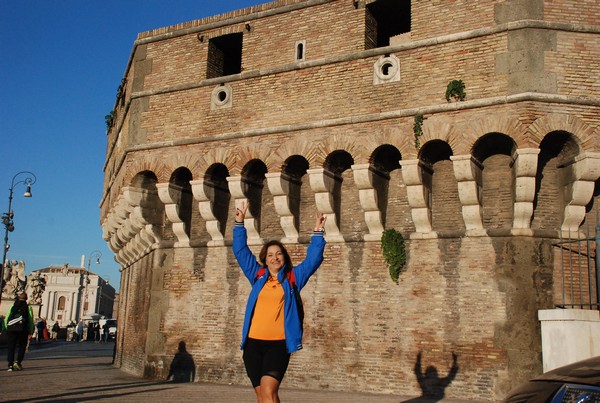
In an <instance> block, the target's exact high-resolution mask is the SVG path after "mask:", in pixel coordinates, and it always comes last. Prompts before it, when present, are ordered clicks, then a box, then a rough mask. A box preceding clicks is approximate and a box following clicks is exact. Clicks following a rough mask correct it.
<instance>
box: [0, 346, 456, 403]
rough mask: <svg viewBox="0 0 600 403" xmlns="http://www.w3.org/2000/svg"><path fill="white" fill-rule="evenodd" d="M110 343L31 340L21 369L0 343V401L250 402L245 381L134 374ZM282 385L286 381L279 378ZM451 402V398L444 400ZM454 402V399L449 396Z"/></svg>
mask: <svg viewBox="0 0 600 403" xmlns="http://www.w3.org/2000/svg"><path fill="white" fill-rule="evenodd" d="M112 347H113V345H112V343H108V344H94V343H92V342H85V343H68V342H60V341H59V342H54V343H46V344H42V345H32V346H31V347H30V350H29V352H28V353H27V355H26V356H25V360H24V361H23V367H24V370H23V371H18V372H16V371H13V372H7V371H6V369H5V368H6V348H0V360H1V366H0V369H1V370H0V401H2V402H92V401H102V402H104V401H115V402H116V401H119V402H123V401H127V402H141V401H147V402H167V401H168V402H192V401H195V402H211V403H212V402H215V403H218V402H235V403H238V402H239V403H244V402H255V401H256V399H255V397H254V392H253V391H252V388H251V387H250V386H248V387H244V386H235V385H215V384H206V383H189V384H174V383H171V382H160V381H149V380H146V379H140V378H136V377H134V376H131V375H129V374H127V373H125V372H123V371H121V370H119V369H117V368H115V367H113V366H112V365H111V364H110V362H111V359H112ZM284 386H285V382H284ZM284 386H283V387H282V389H281V390H280V397H281V400H282V401H283V402H311V403H313V402H327V403H329V402H331V403H362V402H377V403H387V402H395V403H397V402H405V401H408V400H410V401H411V402H418V401H424V400H422V399H411V398H406V397H402V396H389V395H385V396H381V395H372V394H356V393H344V392H329V391H309V390H294V389H286V388H285V387H284ZM445 401H446V402H452V401H451V400H445ZM454 402H459V401H457V400H454Z"/></svg>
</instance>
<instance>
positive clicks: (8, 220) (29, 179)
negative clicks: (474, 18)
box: [0, 171, 37, 295]
mask: <svg viewBox="0 0 600 403" xmlns="http://www.w3.org/2000/svg"><path fill="white" fill-rule="evenodd" d="M21 175H23V176H25V179H22V180H18V181H16V182H15V180H16V179H17V177H18V176H21ZM36 179H37V178H36V177H35V175H34V174H33V172H29V171H21V172H18V173H17V174H15V176H13V178H12V182H11V183H10V189H8V190H9V193H8V211H7V212H6V213H4V214H3V215H2V224H4V250H3V255H2V262H0V295H2V290H4V264H5V262H6V254H7V253H8V250H9V249H10V245H9V244H8V233H9V232H13V231H14V230H15V225H14V221H13V218H14V216H15V215H14V212H13V211H12V199H13V190H14V189H15V186H17V185H18V184H20V183H24V184H25V185H27V190H26V191H25V193H24V194H23V196H24V197H31V185H33V184H34V183H35V181H36Z"/></svg>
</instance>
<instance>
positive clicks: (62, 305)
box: [58, 297, 65, 311]
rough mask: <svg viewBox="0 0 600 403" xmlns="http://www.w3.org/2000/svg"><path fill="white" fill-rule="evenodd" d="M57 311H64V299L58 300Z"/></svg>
mask: <svg viewBox="0 0 600 403" xmlns="http://www.w3.org/2000/svg"><path fill="white" fill-rule="evenodd" d="M58 310H59V311H64V310H65V297H60V298H59V299H58Z"/></svg>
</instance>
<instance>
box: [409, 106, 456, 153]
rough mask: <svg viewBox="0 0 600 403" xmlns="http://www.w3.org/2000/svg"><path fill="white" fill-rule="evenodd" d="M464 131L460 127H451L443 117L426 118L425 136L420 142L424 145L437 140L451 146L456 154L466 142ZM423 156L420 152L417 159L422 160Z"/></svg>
mask: <svg viewBox="0 0 600 403" xmlns="http://www.w3.org/2000/svg"><path fill="white" fill-rule="evenodd" d="M462 131H463V130H462V128H461V127H460V126H455V125H449V124H448V119H443V117H441V116H432V117H427V116H424V120H423V135H422V136H421V139H420V142H421V144H423V145H424V144H426V143H429V142H431V141H435V140H438V141H443V142H444V143H446V144H448V145H449V146H450V148H451V149H452V150H453V153H454V150H457V149H459V147H461V144H464V142H465V140H464V138H463V136H462ZM432 144H436V143H432ZM421 154H422V152H421V151H420V150H419V151H418V154H417V158H419V159H421V157H420V156H421Z"/></svg>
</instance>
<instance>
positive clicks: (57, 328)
mask: <svg viewBox="0 0 600 403" xmlns="http://www.w3.org/2000/svg"><path fill="white" fill-rule="evenodd" d="M59 331H60V326H59V325H58V322H54V324H53V325H52V336H51V337H52V340H56V339H57V338H58V332H59Z"/></svg>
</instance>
